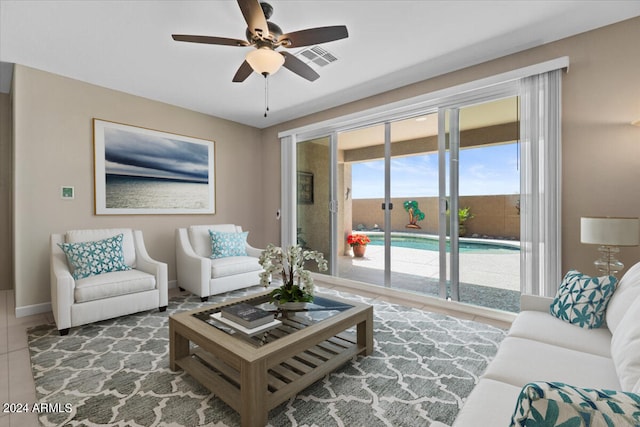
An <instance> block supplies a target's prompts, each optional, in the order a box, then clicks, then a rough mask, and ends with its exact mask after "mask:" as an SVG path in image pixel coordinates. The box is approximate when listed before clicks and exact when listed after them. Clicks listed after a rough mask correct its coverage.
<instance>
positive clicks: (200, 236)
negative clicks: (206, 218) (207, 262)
mask: <svg viewBox="0 0 640 427" xmlns="http://www.w3.org/2000/svg"><path fill="white" fill-rule="evenodd" d="M209 230H214V231H224V232H227V233H232V232H241V231H242V228H241V227H240V226H236V225H234V224H214V225H192V226H190V227H189V228H188V229H187V233H188V234H189V241H190V242H191V247H192V248H193V251H194V252H195V253H196V254H198V255H200V256H201V257H204V258H211V235H210V234H209Z"/></svg>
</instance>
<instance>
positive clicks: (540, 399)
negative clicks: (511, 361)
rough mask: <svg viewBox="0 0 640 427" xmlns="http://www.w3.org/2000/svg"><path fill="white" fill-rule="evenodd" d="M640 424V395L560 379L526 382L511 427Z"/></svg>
mask: <svg viewBox="0 0 640 427" xmlns="http://www.w3.org/2000/svg"><path fill="white" fill-rule="evenodd" d="M638 425H640V395H637V394H635V393H628V392H622V391H615V390H599V389H589V388H578V387H574V386H571V385H568V384H563V383H558V382H535V383H529V384H526V385H525V386H524V387H523V388H522V390H521V391H520V396H519V397H518V403H517V404H516V409H515V411H514V413H513V417H512V419H511V427H595V426H611V427H614V426H615V427H617V426H638Z"/></svg>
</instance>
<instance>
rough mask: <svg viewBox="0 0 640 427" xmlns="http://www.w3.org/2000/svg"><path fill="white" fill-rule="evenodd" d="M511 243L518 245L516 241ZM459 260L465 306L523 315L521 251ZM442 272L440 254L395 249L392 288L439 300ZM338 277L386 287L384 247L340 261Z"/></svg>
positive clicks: (472, 255)
mask: <svg viewBox="0 0 640 427" xmlns="http://www.w3.org/2000/svg"><path fill="white" fill-rule="evenodd" d="M508 243H510V244H514V242H513V241H510V242H508ZM515 243H517V242H515ZM447 258H448V256H447ZM459 259H460V301H461V302H466V303H469V304H475V305H481V306H484V307H489V308H496V309H500V310H505V311H511V312H518V311H519V298H520V253H519V252H518V251H513V252H505V253H492V252H491V251H487V252H479V253H465V252H461V253H460V258H459ZM438 270H439V255H438V252H435V251H428V250H421V249H409V248H402V247H391V288H394V289H399V290H406V291H410V292H416V293H421V294H427V295H432V296H438V295H439V294H440V292H439V284H438V277H439V275H438ZM338 276H339V277H343V278H346V279H351V280H356V281H359V282H364V283H369V284H371V285H377V286H384V247H383V246H376V245H368V246H367V251H366V254H365V256H364V257H363V258H354V257H352V256H341V257H339V259H338Z"/></svg>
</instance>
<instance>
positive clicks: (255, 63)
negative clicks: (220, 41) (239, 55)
mask: <svg viewBox="0 0 640 427" xmlns="http://www.w3.org/2000/svg"><path fill="white" fill-rule="evenodd" d="M246 59H247V62H248V63H249V65H251V68H253V71H255V72H256V73H258V74H263V75H264V74H274V73H275V72H276V71H278V70H279V69H280V67H282V64H284V56H282V55H281V54H279V53H278V52H276V51H275V50H272V49H269V48H268V47H261V48H260V49H255V50H252V51H251V52H249V53H248V54H247V58H246Z"/></svg>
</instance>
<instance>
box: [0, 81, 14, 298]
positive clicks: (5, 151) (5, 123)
mask: <svg viewBox="0 0 640 427" xmlns="http://www.w3.org/2000/svg"><path fill="white" fill-rule="evenodd" d="M11 128H12V126H11V99H10V97H9V95H7V94H4V93H0V290H4V289H12V288H13V251H12V243H11V236H12V232H11V206H12V203H11V197H12V196H11V194H12V192H11V188H12V182H13V174H12V164H13V162H12V159H13V156H12V148H11V145H12V141H11Z"/></svg>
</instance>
